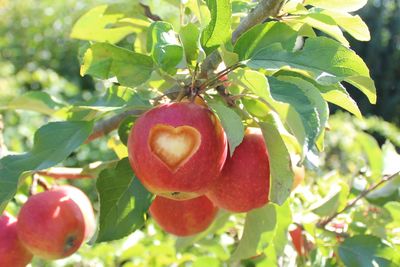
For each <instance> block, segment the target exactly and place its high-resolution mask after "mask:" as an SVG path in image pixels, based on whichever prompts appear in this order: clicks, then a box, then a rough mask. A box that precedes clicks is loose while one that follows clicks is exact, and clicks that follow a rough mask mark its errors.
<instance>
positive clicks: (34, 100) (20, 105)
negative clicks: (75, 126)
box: [0, 91, 65, 117]
mask: <svg viewBox="0 0 400 267" xmlns="http://www.w3.org/2000/svg"><path fill="white" fill-rule="evenodd" d="M63 107H65V105H64V104H63V103H61V102H59V101H57V100H55V99H54V98H53V97H51V96H50V95H49V94H47V93H45V92H40V91H30V92H27V93H25V94H23V95H21V96H17V97H15V98H14V99H12V100H11V101H10V102H8V103H7V104H5V105H4V106H3V105H2V106H1V107H0V110H2V109H22V110H31V111H36V112H39V113H42V114H46V115H49V116H57V115H58V116H59V117H63V116H61V115H62V114H60V113H56V112H57V111H58V110H59V109H61V108H63Z"/></svg>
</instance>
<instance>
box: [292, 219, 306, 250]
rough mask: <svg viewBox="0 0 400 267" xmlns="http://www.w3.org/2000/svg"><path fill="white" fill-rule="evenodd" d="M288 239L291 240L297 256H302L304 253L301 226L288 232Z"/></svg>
mask: <svg viewBox="0 0 400 267" xmlns="http://www.w3.org/2000/svg"><path fill="white" fill-rule="evenodd" d="M289 234H290V237H291V238H292V243H293V246H294V248H295V250H296V251H297V253H298V254H299V256H303V255H304V253H305V251H304V238H303V229H302V228H301V226H296V228H294V229H293V230H291V231H289Z"/></svg>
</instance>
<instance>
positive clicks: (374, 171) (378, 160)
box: [356, 132, 383, 182]
mask: <svg viewBox="0 0 400 267" xmlns="http://www.w3.org/2000/svg"><path fill="white" fill-rule="evenodd" d="M356 142H357V143H358V144H359V145H360V146H361V148H362V149H363V151H364V152H365V154H366V156H367V159H368V163H369V169H370V171H371V173H370V175H368V176H369V177H370V178H371V179H370V182H376V181H377V180H378V179H380V178H381V176H382V172H383V161H382V151H381V149H380V147H379V144H378V142H377V141H376V140H375V138H373V137H372V136H371V135H369V134H367V133H364V132H359V133H358V134H357V136H356Z"/></svg>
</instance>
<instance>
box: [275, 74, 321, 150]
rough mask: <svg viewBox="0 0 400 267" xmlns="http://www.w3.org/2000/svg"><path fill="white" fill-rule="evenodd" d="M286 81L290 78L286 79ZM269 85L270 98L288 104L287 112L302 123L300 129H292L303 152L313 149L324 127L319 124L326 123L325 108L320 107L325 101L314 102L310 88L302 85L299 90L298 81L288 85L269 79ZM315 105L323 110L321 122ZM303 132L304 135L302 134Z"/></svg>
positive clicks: (299, 81)
mask: <svg viewBox="0 0 400 267" xmlns="http://www.w3.org/2000/svg"><path fill="white" fill-rule="evenodd" d="M287 79H290V78H289V77H287ZM269 84H270V86H271V95H272V97H273V98H274V99H275V100H276V101H280V102H284V103H287V104H289V110H290V109H294V110H295V111H296V112H297V114H298V116H299V118H300V120H301V123H302V127H301V128H302V129H297V130H296V128H293V129H294V134H295V135H296V136H298V140H299V142H300V143H302V144H303V147H304V150H305V152H308V151H309V150H311V149H312V148H313V146H314V144H315V142H316V140H317V138H318V136H319V134H320V133H321V131H322V128H323V127H324V126H325V125H321V122H322V123H324V122H325V123H326V121H327V114H326V110H327V108H326V107H324V108H323V107H322V106H323V105H324V104H323V103H325V101H324V100H323V99H322V97H321V99H322V102H323V103H322V104H321V100H320V99H318V100H316V99H315V92H314V93H311V92H312V91H311V90H312V87H309V86H308V85H307V84H302V86H303V88H300V87H299V86H298V85H299V84H301V80H300V79H299V80H296V84H293V81H292V82H290V83H289V82H286V81H281V80H278V79H277V78H274V77H270V78H269ZM311 86H312V85H311ZM307 87H308V88H307ZM305 88H306V89H305ZM310 88H311V89H310ZM306 90H310V91H306ZM317 93H318V92H317ZM311 94H313V97H314V99H313V98H312V97H311V96H310V95H311ZM316 105H318V106H320V109H325V110H321V113H324V114H323V117H322V118H321V119H322V120H321V119H320V117H319V114H318V108H316ZM325 105H326V103H325ZM321 107H322V108H321ZM297 128H298V127H297ZM303 130H304V134H302V131H303ZM299 131H300V132H299ZM303 135H304V136H303Z"/></svg>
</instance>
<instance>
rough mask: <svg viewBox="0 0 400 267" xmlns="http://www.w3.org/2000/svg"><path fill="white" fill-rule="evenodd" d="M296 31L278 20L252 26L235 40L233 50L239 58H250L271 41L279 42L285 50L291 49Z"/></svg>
mask: <svg viewBox="0 0 400 267" xmlns="http://www.w3.org/2000/svg"><path fill="white" fill-rule="evenodd" d="M296 38H297V32H296V31H294V30H292V29H291V28H290V27H289V26H287V25H286V24H284V23H280V22H268V23H264V24H259V25H257V26H254V27H253V28H251V29H250V30H248V31H247V32H245V33H244V34H243V35H241V36H240V38H239V39H238V40H237V41H236V43H235V46H234V48H233V51H234V52H235V53H237V54H238V55H239V59H240V60H244V59H248V58H250V57H251V56H252V55H253V54H254V53H255V52H257V51H258V50H260V49H262V48H264V47H266V46H267V45H270V44H272V43H281V44H282V47H283V48H284V49H286V50H292V49H293V47H294V44H295V42H296Z"/></svg>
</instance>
